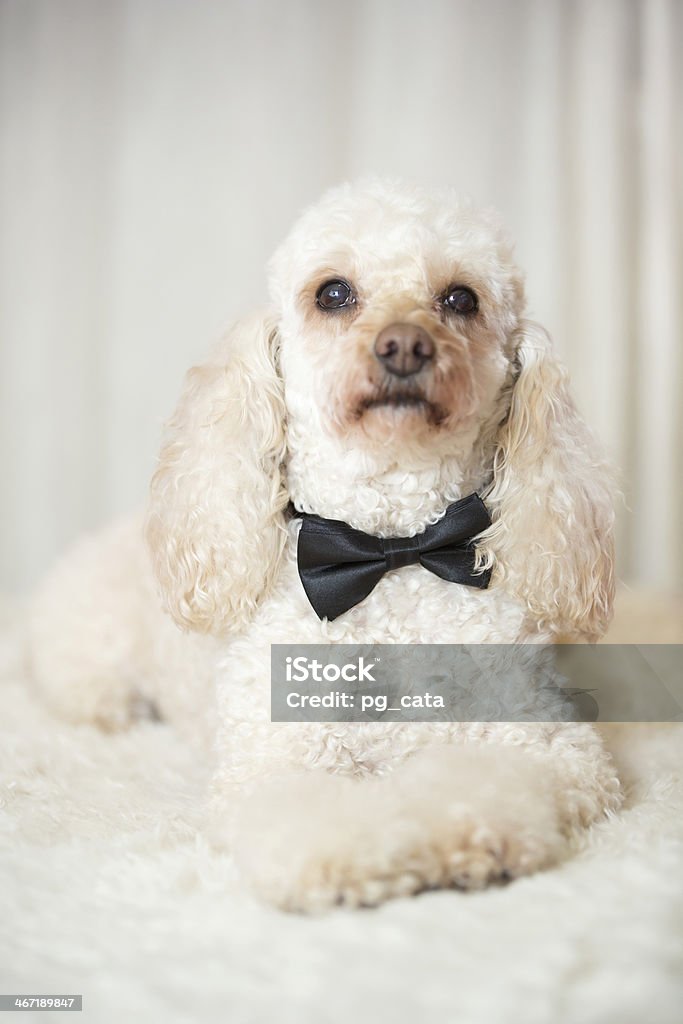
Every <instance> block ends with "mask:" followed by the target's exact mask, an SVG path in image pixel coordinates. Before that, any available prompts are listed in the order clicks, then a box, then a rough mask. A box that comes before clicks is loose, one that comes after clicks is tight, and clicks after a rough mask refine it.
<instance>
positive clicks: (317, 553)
mask: <svg viewBox="0 0 683 1024" xmlns="http://www.w3.org/2000/svg"><path fill="white" fill-rule="evenodd" d="M295 515H297V516H300V518H301V520H302V523H301V530H300V531H299V545H298V550H297V559H298V565H299V576H300V577H301V582H302V583H303V585H304V590H305V591H306V596H307V597H308V600H309V601H310V602H311V604H312V606H313V608H314V610H315V612H316V613H317V615H318V617H319V618H321V619H324V618H327V619H336V618H337V616H338V615H341V614H342V613H343V612H346V611H348V610H349V608H353V606H354V605H355V604H358V603H359V602H360V601H363V600H365V598H366V597H367V596H368V594H370V593H371V592H372V591H373V590H374V588H375V587H376V586H377V584H378V583H379V581H380V580H381V578H382V576H384V573H385V572H388V571H389V570H390V569H400V568H401V567H402V566H404V565H412V564H414V563H416V562H419V563H420V565H423V566H424V567H425V569H429V571H430V572H433V573H435V575H436V576H440V577H441V579H443V580H447V581H448V582H449V583H462V584H464V585H465V586H466V587H477V588H478V589H479V590H485V589H486V587H488V585H489V580H490V579H491V570H490V569H484V570H483V571H482V572H478V573H476V574H475V572H474V557H475V552H474V544H473V543H472V541H473V539H474V538H475V537H476V536H477V535H478V534H480V533H482V531H483V530H486V529H487V527H489V526H490V525H491V519H490V517H489V514H488V512H487V511H486V506H485V505H484V502H483V501H482V500H481V498H480V497H479V495H478V494H469V495H468V496H467V497H466V498H461V499H460V501H456V502H455V503H454V504H453V505H449V506H448V508H447V509H446V512H445V514H444V516H443V518H442V519H440V520H439V521H438V523H434V525H433V526H428V527H427V529H426V530H425V531H424V533H418V534H416V536H414V537H387V538H382V537H372V536H370V534H367V533H363V532H362V530H354V528H353V527H352V526H349V525H348V524H347V523H342V522H339V521H338V520H337V519H323V518H322V517H321V516H315V515H310V514H309V513H307V512H295Z"/></svg>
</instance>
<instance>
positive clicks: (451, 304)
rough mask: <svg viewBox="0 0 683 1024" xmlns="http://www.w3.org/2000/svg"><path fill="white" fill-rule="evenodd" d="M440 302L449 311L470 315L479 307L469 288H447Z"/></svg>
mask: <svg viewBox="0 0 683 1024" xmlns="http://www.w3.org/2000/svg"><path fill="white" fill-rule="evenodd" d="M441 302H442V303H443V305H444V306H445V307H446V309H447V310H448V311H449V312H450V313H459V314H460V315H461V316H472V315H473V314H474V313H476V312H477V310H478V309H479V302H478V300H477V296H476V295H475V294H474V292H473V291H472V289H471V288H449V290H448V291H447V292H446V294H445V295H444V296H443V298H442V299H441Z"/></svg>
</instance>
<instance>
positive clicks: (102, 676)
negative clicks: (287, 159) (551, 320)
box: [32, 181, 620, 909]
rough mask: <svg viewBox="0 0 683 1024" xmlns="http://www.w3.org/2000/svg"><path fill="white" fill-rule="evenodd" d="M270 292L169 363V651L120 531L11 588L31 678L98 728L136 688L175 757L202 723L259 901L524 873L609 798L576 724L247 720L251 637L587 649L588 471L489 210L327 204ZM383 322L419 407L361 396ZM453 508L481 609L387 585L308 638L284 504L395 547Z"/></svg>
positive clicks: (158, 570)
mask: <svg viewBox="0 0 683 1024" xmlns="http://www.w3.org/2000/svg"><path fill="white" fill-rule="evenodd" d="M334 277H343V278H344V279H346V280H347V281H349V282H353V285H354V288H355V290H356V294H357V302H356V304H355V306H354V307H353V309H350V310H348V311H345V312H342V313H335V314H332V315H330V314H326V313H324V312H322V311H321V310H320V309H319V308H318V307H317V306H316V303H315V295H316V292H317V289H318V288H319V286H320V285H321V284H322V283H323V282H324V281H326V280H327V279H329V278H334ZM455 283H457V284H459V285H463V286H466V287H468V288H471V289H472V290H473V291H475V292H476V294H477V296H478V299H479V309H478V312H477V315H476V316H474V317H471V318H469V319H467V318H462V317H460V318H459V317H457V316H456V317H448V316H446V315H444V312H443V308H442V307H441V306H440V305H439V303H438V296H439V295H441V294H442V293H443V290H444V289H445V288H447V287H448V286H449V285H452V284H455ZM271 295H272V306H271V308H270V309H268V310H266V311H264V312H263V313H262V314H257V315H255V316H254V317H252V318H250V319H247V320H245V321H242V322H241V323H239V324H237V325H236V327H235V328H234V329H233V330H232V331H231V332H230V333H229V335H228V336H227V338H226V339H225V340H224V341H223V342H222V344H221V345H220V346H219V348H218V349H217V350H216V352H215V353H214V355H213V357H212V358H211V359H210V360H209V361H208V362H207V363H205V364H204V365H203V366H201V367H197V368H195V369H193V370H191V371H190V373H189V375H188V379H187V385H186V388H185V392H184V394H183V396H182V398H181V400H180V404H179V406H178V409H177V410H176V413H175V415H174V417H173V419H172V420H171V422H170V424H169V427H168V430H167V433H166V437H165V441H164V445H163V447H162V451H161V458H160V463H159V467H158V469H157V471H156V473H155V474H154V478H153V480H152V487H151V499H150V508H149V514H148V517H147V527H146V536H147V542H148V544H149V549H150V551H151V554H152V562H153V568H154V574H155V576H156V579H157V581H158V583H159V586H160V590H161V595H162V599H163V604H164V606H165V608H166V610H167V611H168V612H170V613H171V616H173V618H174V619H175V620H176V622H177V623H178V624H179V625H180V626H181V627H182V628H183V629H184V630H187V629H189V630H191V631H192V632H191V633H189V634H188V633H185V632H181V631H180V630H178V629H176V628H175V627H174V626H173V624H172V622H171V620H170V618H167V617H165V616H163V615H161V614H160V612H159V608H158V605H157V604H156V603H155V601H154V599H153V597H152V596H151V592H152V583H151V574H150V572H149V567H148V565H147V564H146V560H145V557H144V553H143V551H142V546H141V541H140V540H139V539H138V537H137V536H136V535H135V533H134V529H135V528H133V527H131V528H124V529H123V530H119V531H117V532H115V533H113V534H110V535H109V537H108V538H104V539H103V540H101V541H97V542H86V544H85V545H84V546H82V548H81V550H80V553H76V554H74V555H71V556H69V557H68V558H67V560H66V562H65V563H64V564H63V566H62V567H61V568H60V569H59V570H58V571H57V574H56V575H55V576H54V577H53V579H52V581H48V582H47V584H46V586H45V588H44V589H43V591H42V593H41V594H40V595H38V597H37V599H36V602H35V607H34V614H33V616H32V632H33V661H34V666H35V676H36V678H37V679H38V681H39V683H40V682H41V681H42V683H43V688H44V689H46V690H48V691H49V692H48V693H47V695H48V697H49V698H50V700H51V702H52V703H53V705H54V706H55V707H56V708H57V709H58V710H60V711H62V712H63V713H67V714H68V715H69V716H70V717H72V718H76V719H92V718H95V719H97V720H98V721H99V722H100V723H102V724H104V725H105V726H109V727H116V726H118V725H120V724H121V723H122V721H124V720H126V719H127V718H128V717H130V715H131V713H132V708H133V698H134V696H135V695H136V694H138V695H139V694H142V695H143V696H144V697H146V698H149V699H151V700H153V701H154V702H155V703H156V704H157V706H158V707H159V709H160V711H161V713H162V714H163V715H164V716H165V717H168V718H171V719H173V720H175V721H176V722H178V723H179V725H180V727H182V728H185V729H186V730H187V731H188V732H191V733H192V734H193V735H194V736H195V737H205V736H206V735H207V730H208V732H212V733H214V732H215V743H216V755H217V757H216V762H217V763H216V772H215V776H214V780H213V783H212V786H211V798H210V818H211V832H212V834H213V836H214V837H215V838H216V841H218V842H227V843H229V844H231V845H232V846H233V848H234V850H235V853H236V856H237V858H238V861H239V863H240V865H241V867H242V870H243V872H244V874H245V876H246V877H247V878H248V879H249V880H250V882H251V883H252V885H253V886H254V887H255V888H256V889H258V890H259V891H260V892H262V893H263V894H264V895H265V896H266V897H267V898H269V899H272V900H274V901H275V902H276V903H278V904H279V905H281V906H284V907H288V908H301V909H315V908H318V907H320V906H323V905H328V904H329V903H333V902H335V901H344V902H347V903H350V904H358V903H375V902H378V901H379V900H381V899H384V898H386V897H387V896H390V895H392V894H398V893H403V892H414V891H417V890H419V889H420V888H425V887H428V886H433V885H450V884H457V885H462V886H472V885H481V884H484V883H485V882H487V881H489V880H492V879H500V878H506V877H511V876H514V875H516V874H520V873H523V872H526V871H531V870H533V869H535V868H538V867H542V866H544V865H547V864H549V863H552V862H553V861H554V860H556V859H557V858H558V857H559V856H561V855H562V854H563V852H564V851H566V849H567V843H568V841H569V840H570V839H571V837H572V836H573V835H575V834H576V833H577V831H578V830H580V829H582V828H584V827H585V826H587V825H589V824H590V823H591V822H592V821H594V820H596V819H597V818H598V817H600V816H601V815H603V814H604V813H605V812H606V811H608V810H610V809H613V808H615V807H617V806H618V804H619V800H620V796H619V784H618V780H617V778H616V775H615V772H614V769H613V766H612V764H611V761H610V759H609V757H608V755H607V753H606V752H605V750H604V749H603V747H602V744H601V742H600V739H599V737H598V735H597V733H596V732H595V731H594V730H593V729H592V728H591V727H590V726H585V725H548V724H538V723H534V724H524V725H522V724H516V725H513V724H488V725H482V724H476V723H472V724H457V723H439V724H435V725H424V724H422V725H395V724H394V725H387V724H378V723H373V724H365V725H363V724H361V725H358V724H344V723H339V722H337V723H334V724H302V725H295V724H287V725H276V724H272V723H271V722H270V720H269V647H270V644H271V643H276V642H294V641H296V642H300V643H320V642H329V643H356V642H363V643H365V642H368V643H369V642H385V643H392V642H398V643H430V642H431V643H461V642H466V643H479V642H481V643H486V642H489V643H490V642H503V643H516V642H539V641H548V640H553V639H556V638H558V637H559V636H564V637H565V638H566V637H569V638H572V639H575V640H595V639H597V638H598V637H599V636H600V635H601V633H602V632H603V631H604V629H605V627H606V625H607V622H608V621H609V617H610V614H611V603H612V594H613V571H612V539H611V531H612V501H611V494H610V486H609V476H608V474H607V473H606V471H605V467H604V465H603V463H602V462H601V460H600V457H599V456H598V455H597V454H596V450H595V447H594V444H593V442H592V440H591V438H590V435H589V432H588V430H587V428H586V427H585V425H584V424H583V422H582V421H581V419H580V417H579V415H578V413H577V411H576V409H575V407H574V405H573V403H572V400H571V398H570V395H569V392H568V389H567V383H566V377H565V374H564V372H563V371H562V369H561V368H560V366H559V365H558V363H557V361H556V359H555V356H554V354H553V352H552V348H551V345H550V343H549V340H548V338H547V335H546V334H545V332H544V331H543V330H542V328H540V327H539V326H537V325H535V324H533V323H531V322H529V321H528V320H526V319H525V318H524V292H523V282H522V275H521V274H520V272H519V270H518V269H517V267H516V266H515V264H514V261H513V257H512V251H511V245H510V243H509V241H508V239H507V237H506V235H505V234H504V232H503V231H502V230H501V228H500V226H499V224H498V220H497V218H496V217H495V215H494V214H492V213H491V212H489V211H484V212H482V211H477V210H475V209H474V208H473V207H472V206H471V205H470V204H468V203H466V202H462V201H460V200H459V199H458V198H457V197H456V196H455V195H454V194H453V193H452V192H451V191H450V190H443V191H425V190H420V189H417V188H408V187H405V186H402V185H398V184H395V183H390V182H381V181H379V182H378V181H373V182H366V183H362V184H361V185H357V186H343V187H341V188H338V189H335V190H333V191H332V192H330V193H329V194H328V195H327V196H325V197H324V198H323V200H322V201H321V202H320V203H319V204H318V205H317V206H315V207H313V208H312V209H311V210H309V211H307V212H306V213H305V214H304V215H303V216H302V218H301V219H300V221H299V223H298V224H297V225H296V226H295V227H294V229H293V231H292V233H291V234H290V236H289V238H288V239H287V240H286V242H285V243H284V245H283V246H282V247H281V248H280V249H279V250H278V252H277V253H276V255H275V257H274V259H273V262H272V266H271ZM396 321H401V322H404V323H406V322H407V323H410V324H415V325H418V326H419V327H421V328H423V329H424V330H425V331H427V332H428V333H429V334H430V336H431V337H432V338H433V339H434V342H435V350H436V352H435V357H434V361H433V364H432V365H431V366H430V367H429V369H428V371H427V372H426V373H425V374H423V375H422V378H421V380H422V384H421V387H422V392H421V393H422V396H423V398H424V401H423V404H422V405H411V406H407V407H400V408H397V407H389V406H386V405H379V406H378V405H377V404H373V398H375V397H376V396H377V395H378V394H381V393H383V392H382V389H383V388H385V387H386V383H385V382H384V381H383V379H382V378H381V373H382V370H381V368H380V367H379V366H378V361H377V359H376V358H374V356H373V343H374V340H375V338H376V336H377V334H378V333H379V331H380V330H381V329H382V328H383V327H385V326H387V325H388V324H391V323H394V322H396ZM475 490H476V491H478V492H479V493H480V494H482V495H483V496H484V498H485V500H486V503H487V506H488V508H489V509H490V511H491V515H492V519H493V524H492V526H491V528H490V530H488V531H487V533H486V534H485V535H484V536H483V537H482V539H481V543H480V546H479V553H478V557H479V560H480V563H482V564H487V565H490V566H492V568H493V579H492V584H491V586H490V588H489V589H488V590H487V591H479V590H474V589H471V588H465V587H459V586H455V585H452V584H448V583H445V582H444V581H443V580H441V579H438V578H437V577H435V576H432V575H430V574H429V573H427V572H426V571H425V570H423V569H422V568H420V567H419V566H410V567H407V568H404V569H401V570H400V571H396V572H390V573H387V575H386V576H385V577H384V578H383V579H382V580H381V582H380V583H379V585H378V586H377V587H376V589H375V590H374V591H373V593H372V594H371V596H370V597H369V598H368V599H367V600H366V601H364V602H362V603H361V604H360V605H357V606H356V607H354V608H352V609H351V610H350V611H349V612H348V613H346V614H344V615H342V616H341V617H340V618H339V619H337V620H335V621H334V622H328V621H326V620H324V621H322V622H320V621H319V620H318V619H317V617H316V615H315V613H314V612H313V611H312V609H311V608H310V606H309V604H308V602H307V600H306V597H305V595H304V593H303V590H302V587H301V584H300V581H299V577H298V573H297V569H296V557H295V550H296V539H297V533H298V529H299V523H298V521H297V520H288V519H287V517H286V514H285V507H286V505H287V502H288V500H290V499H291V500H292V501H293V502H294V503H295V504H296V506H297V507H298V508H299V509H301V510H304V511H310V512H315V513H318V514H319V515H322V516H326V517H330V518H334V519H342V520H345V521H346V522H348V523H350V524H351V525H352V526H355V527H357V528H359V529H363V530H365V531H367V532H369V533H374V534H378V535H380V536H405V535H411V534H415V533H417V532H419V531H421V530H423V529H424V528H425V526H426V525H427V524H429V523H432V522H435V521H436V520H438V519H439V517H440V516H441V515H442V514H443V511H444V509H445V508H446V506H447V505H448V504H449V503H450V502H451V501H453V500H455V499H457V498H459V497H461V496H463V495H465V494H467V493H470V492H471V491H475ZM95 588H96V589H95ZM93 594H97V598H98V599H97V601H95V600H94V599H93ZM86 595H87V596H86ZM84 636H86V637H88V638H89V641H88V642H87V643H83V642H82V641H83V637H84ZM56 657H57V659H58V661H59V662H60V664H61V665H62V666H63V671H61V672H58V673H57V675H55V672H54V662H55V658H56ZM48 663H49V664H50V679H51V682H50V684H49V687H48V685H47V684H46V679H47V671H46V669H45V666H47V664H48ZM55 680H56V682H55ZM214 696H215V700H216V704H215V706H214V705H213V703H212V701H213V698H214ZM444 747H447V748H448V749H447V750H444V749H443V748H444ZM342 776H348V778H343V777H342Z"/></svg>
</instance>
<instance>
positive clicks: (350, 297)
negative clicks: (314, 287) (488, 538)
mask: <svg viewBox="0 0 683 1024" xmlns="http://www.w3.org/2000/svg"><path fill="white" fill-rule="evenodd" d="M315 301H316V302H317V303H318V305H319V306H320V308H321V309H342V308H343V307H344V306H352V305H353V304H354V302H355V301H356V297H355V295H354V294H353V290H352V288H351V285H350V284H347V282H346V281H326V282H325V284H323V285H321V286H320V288H318V291H317V293H316V296H315Z"/></svg>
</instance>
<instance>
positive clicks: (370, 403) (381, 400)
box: [357, 389, 446, 424]
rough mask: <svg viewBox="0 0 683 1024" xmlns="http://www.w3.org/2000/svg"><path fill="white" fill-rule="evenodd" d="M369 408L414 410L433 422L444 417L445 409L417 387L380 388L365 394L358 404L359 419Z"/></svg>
mask: <svg viewBox="0 0 683 1024" xmlns="http://www.w3.org/2000/svg"><path fill="white" fill-rule="evenodd" d="M371 409H391V410H397V411H400V410H403V411H406V412H414V413H417V414H418V415H422V416H424V418H425V419H426V420H428V421H429V422H430V423H433V424H439V423H441V422H442V421H443V420H444V419H445V418H446V413H445V411H444V410H443V409H442V408H441V407H440V406H439V405H436V404H435V403H434V402H431V401H430V400H429V399H428V398H427V397H426V395H424V394H423V393H422V392H421V391H419V390H417V389H410V390H409V389H395V390H391V391H384V390H382V391H378V392H376V393H375V394H372V395H366V396H365V397H364V398H362V399H361V401H360V402H359V404H358V407H357V417H358V418H359V419H360V418H361V417H362V416H363V415H364V414H365V413H366V412H369V411H370V410H371Z"/></svg>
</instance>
